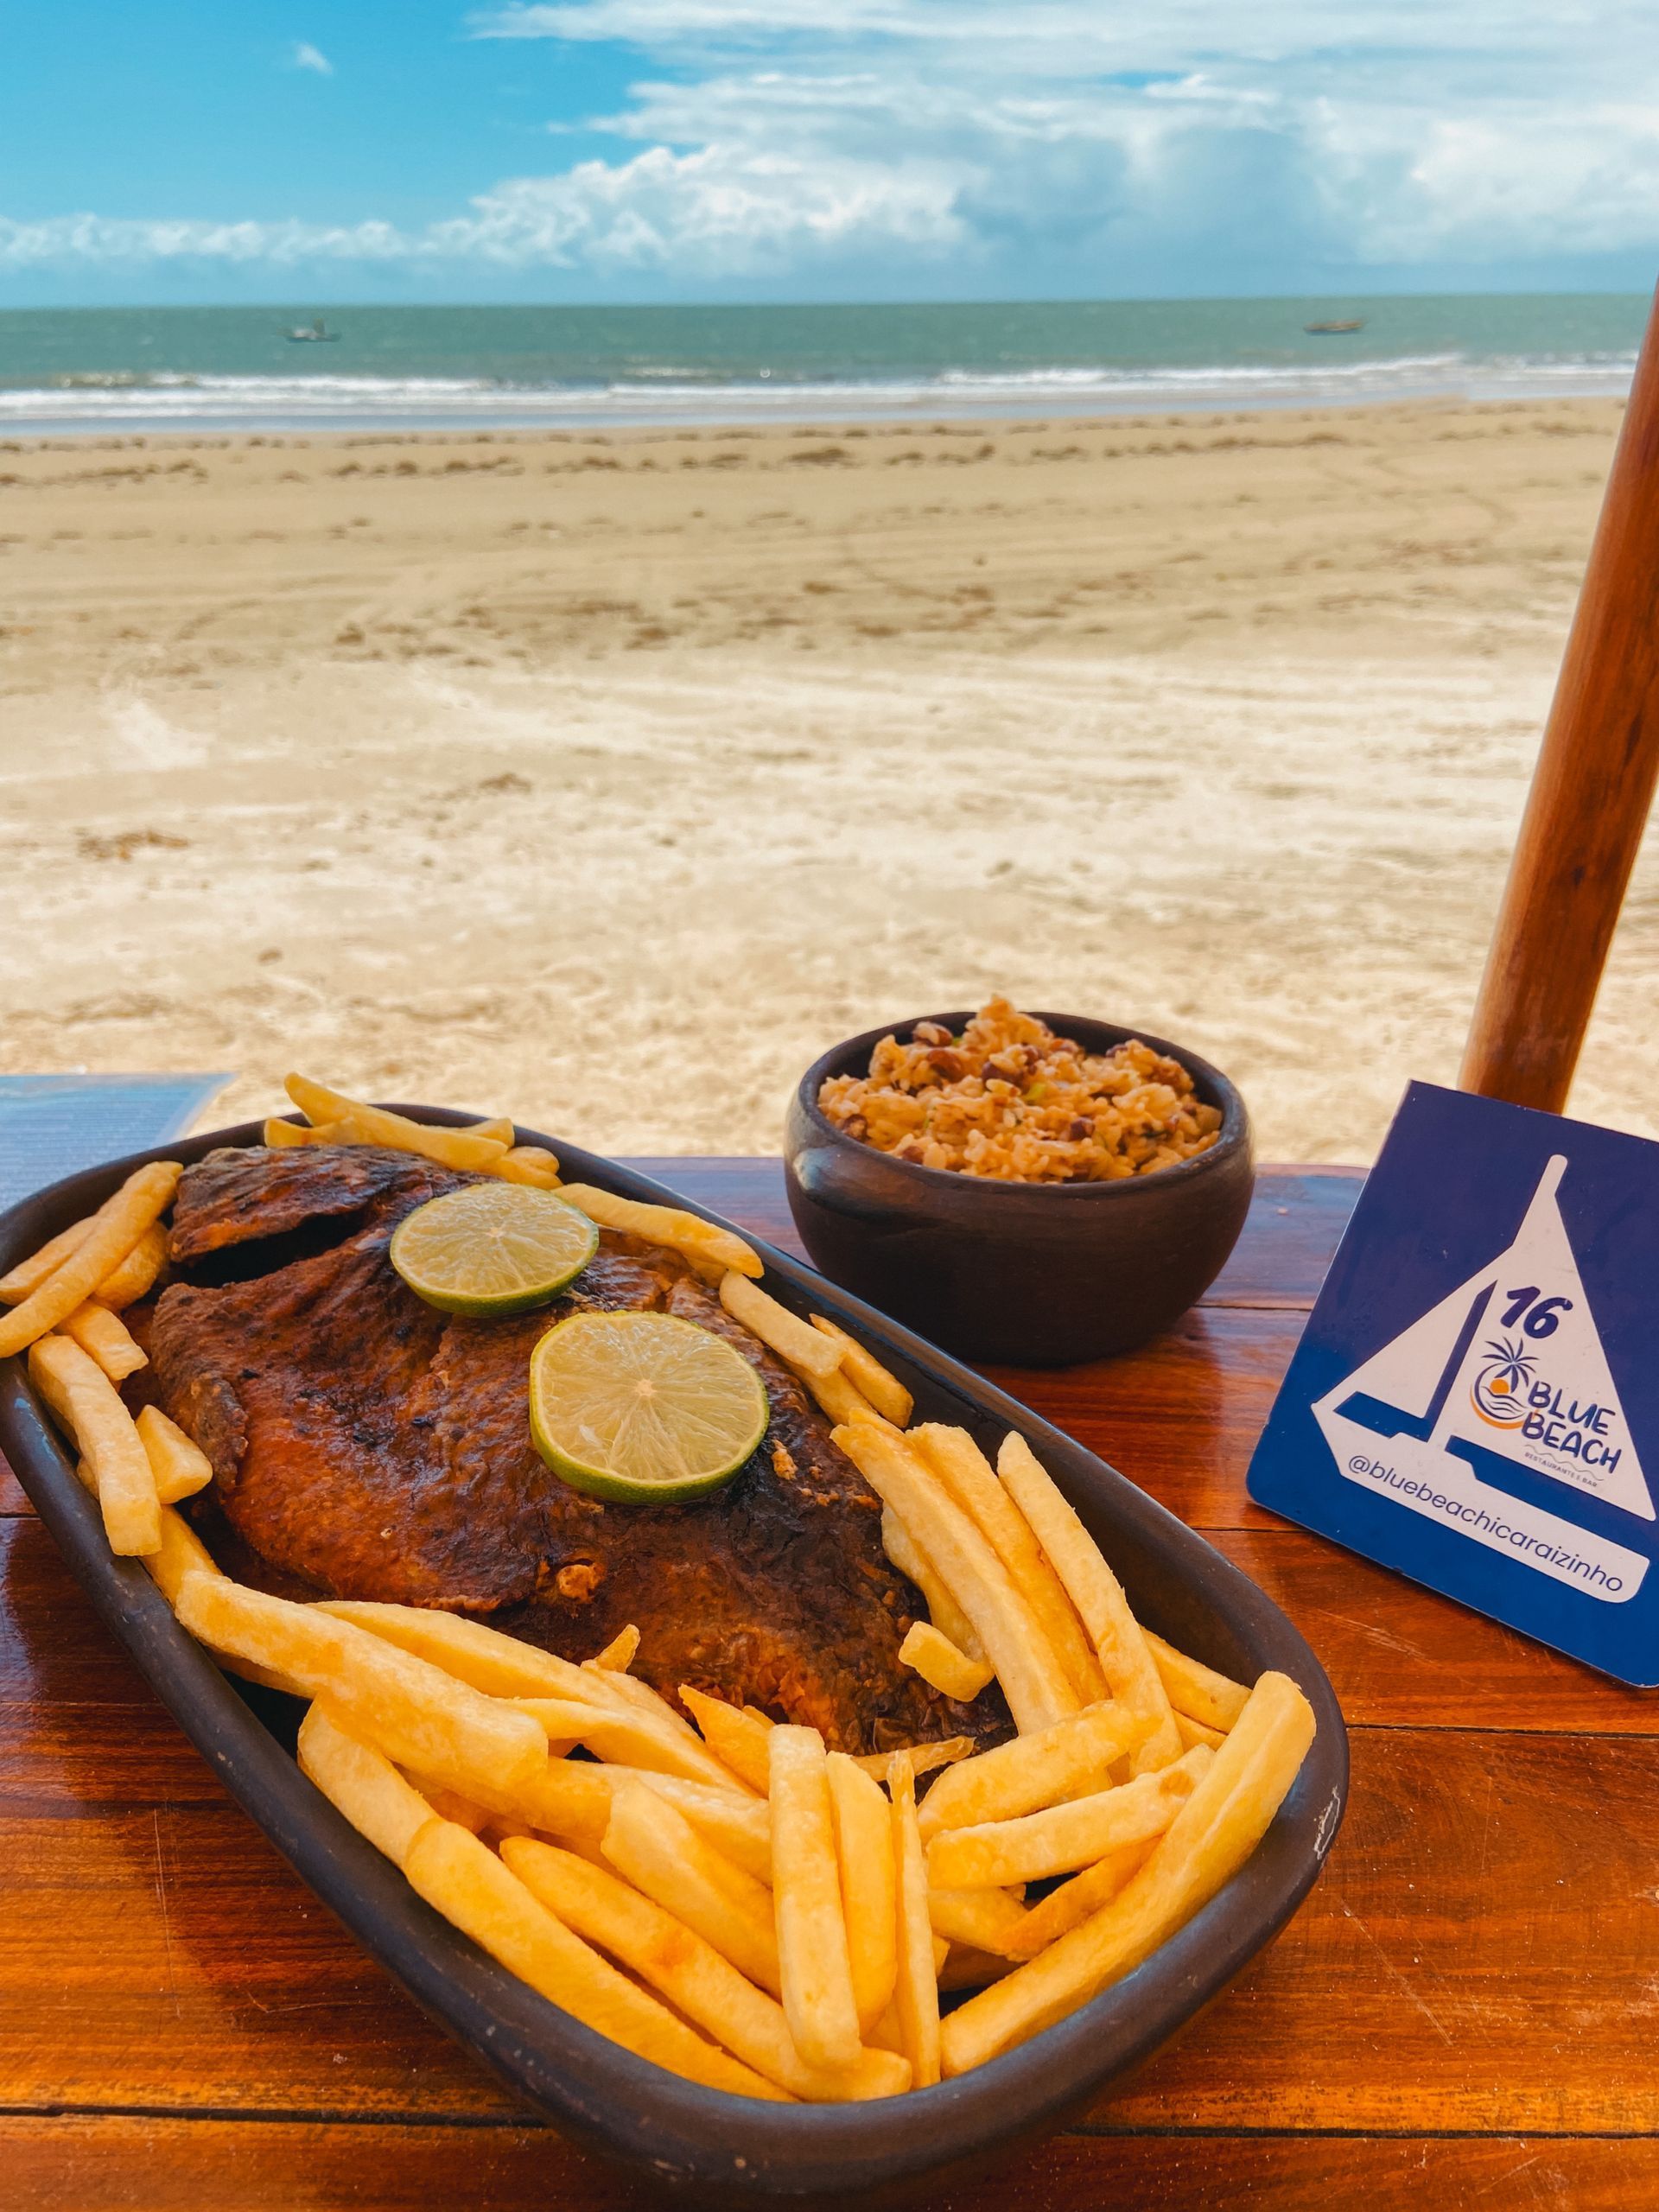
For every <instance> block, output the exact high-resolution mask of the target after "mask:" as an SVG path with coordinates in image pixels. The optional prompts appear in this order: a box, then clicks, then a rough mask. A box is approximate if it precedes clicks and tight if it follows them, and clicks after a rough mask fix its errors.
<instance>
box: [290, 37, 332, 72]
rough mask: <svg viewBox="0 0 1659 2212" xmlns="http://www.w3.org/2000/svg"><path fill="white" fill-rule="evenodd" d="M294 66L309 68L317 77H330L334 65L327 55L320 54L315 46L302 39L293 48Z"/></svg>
mask: <svg viewBox="0 0 1659 2212" xmlns="http://www.w3.org/2000/svg"><path fill="white" fill-rule="evenodd" d="M294 67H296V69H310V70H312V71H314V72H315V73H316V75H318V76H319V77H332V76H333V75H334V63H333V62H332V61H331V60H329V59H328V57H327V54H320V53H319V52H318V51H317V49H316V48H315V46H310V45H308V44H307V42H306V41H305V40H303V39H302V40H301V41H300V42H299V44H298V45H297V46H296V48H295V49H294Z"/></svg>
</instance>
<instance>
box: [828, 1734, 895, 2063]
mask: <svg viewBox="0 0 1659 2212" xmlns="http://www.w3.org/2000/svg"><path fill="white" fill-rule="evenodd" d="M824 1771H825V1774H826V1775H827V1777H828V1778H829V1808H830V1811H831V1813H832V1814H833V1815H834V1818H835V1825H836V1859H837V1861H838V1862H839V1865H840V1868H841V1910H842V1919H843V1920H844V1921H845V1923H846V1926H847V1953H848V1957H849V1961H851V1965H852V1970H853V2002H854V2004H855V2006H856V2008H857V2012H858V2025H859V2032H860V2033H861V2035H862V2036H863V2037H865V2039H866V2040H867V2041H868V2037H869V2034H870V2031H871V2030H872V2029H873V2028H874V2025H875V2024H876V2022H877V2021H878V2020H879V2019H880V2018H881V2015H882V2014H883V2013H884V2012H886V2011H887V2006H888V2005H890V2004H891V2003H892V2002H893V1986H894V1983H895V1980H896V1979H897V1976H898V1972H899V1953H898V1923H897V1919H896V1915H897V1912H898V1908H899V1894H898V1877H897V1873H896V1872H895V1869H894V1866H893V1823H892V1820H891V1817H890V1815H889V1812H888V1807H887V1799H886V1797H885V1796H883V1795H882V1793H881V1786H880V1783H878V1782H877V1781H876V1780H875V1778H874V1776H873V1775H868V1774H866V1773H865V1772H864V1770H863V1769H862V1768H861V1767H860V1766H859V1764H858V1763H857V1762H856V1760H855V1759H850V1758H848V1756H847V1754H846V1753H845V1752H844V1751H831V1752H830V1753H829V1757H828V1758H827V1759H826V1760H825V1761H824Z"/></svg>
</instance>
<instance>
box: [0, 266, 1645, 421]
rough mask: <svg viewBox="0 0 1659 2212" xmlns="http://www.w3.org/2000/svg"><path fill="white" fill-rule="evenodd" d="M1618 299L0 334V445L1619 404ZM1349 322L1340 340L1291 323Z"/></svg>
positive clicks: (106, 322) (413, 319)
mask: <svg viewBox="0 0 1659 2212" xmlns="http://www.w3.org/2000/svg"><path fill="white" fill-rule="evenodd" d="M1646 306H1647V302H1646V301H1645V300H1644V299H1643V298H1642V297H1641V296H1639V295H1629V296H1626V295H1622V294H1592V295H1584V294H1565V295H1549V294H1510V295H1472V296H1461V297H1460V296H1439V297H1433V298H1409V297H1406V298H1384V299H1358V298H1355V299H1333V298H1325V299H1306V300H1295V299H1288V300H1169V301H1082V302H1051V303H1038V304H1028V303H1027V304H1020V305H1010V304H1002V305H979V306H974V305H963V306H956V307H950V306H945V307H664V308H552V307H550V308H526V307H512V308H456V307H442V308H437V307H418V308H387V307H360V308H336V309H334V310H333V311H331V312H330V314H329V315H328V316H327V328H328V329H329V330H330V331H333V332H335V333H337V334H338V336H337V338H336V339H335V340H334V342H331V343H328V344H324V345H315V344H301V343H297V342H296V341H295V340H292V339H290V338H289V336H288V333H289V331H290V330H291V329H294V328H296V327H302V326H304V325H308V324H309V323H310V322H311V321H312V320H313V315H314V310H313V309H311V308H307V307H303V306H295V307H273V308H117V309H110V308H80V309H69V310H63V309H54V310H35V309H10V310H3V311H0V436H5V435H42V434H51V433H63V432H67V431H105V432H120V433H126V434H130V433H134V432H146V431H158V430H181V431H194V432H200V431H204V430H224V431H231V430H262V431H282V430H344V429H389V428H403V429H458V428H464V429H483V428H487V427H495V426H500V427H512V426H520V427H522V426H537V425H542V426H546V427H549V428H556V427H571V428H576V427H582V428H593V427H595V426H603V425H607V424H617V425H622V424H626V423H760V422H767V421H784V422H787V421H800V422H805V421H813V422H832V421H834V422H839V421H848V420H853V419H857V418H868V419H873V420H874V419H880V418H883V417H885V418H888V419H893V418H900V419H901V418H903V417H906V416H935V417H937V416H1054V415H1062V414H1070V415H1094V414H1104V413H1123V412H1128V413H1135V412H1145V411H1154V410H1157V411H1169V410H1181V409H1215V408H1239V407H1262V406H1310V405H1342V404H1360V403H1363V402H1376V401H1380V400H1389V399H1408V398H1419V397H1465V398H1476V399H1492V398H1535V397H1544V396H1550V395H1567V394H1613V395H1617V394H1622V393H1623V392H1624V391H1625V390H1626V389H1627V387H1628V385H1629V383H1630V372H1631V370H1632V368H1633V366H1634V364H1635V359H1636V350H1637V343H1638V341H1639V340H1640V337H1641V334H1642V327H1643V321H1644V318H1645V314H1646ZM1350 320H1353V321H1360V322H1362V323H1363V328H1361V329H1359V330H1357V331H1355V332H1352V333H1350V334H1345V335H1340V336H1325V335H1317V334H1310V333H1309V332H1308V331H1307V330H1306V327H1305V326H1306V324H1308V323H1310V322H1318V321H1350Z"/></svg>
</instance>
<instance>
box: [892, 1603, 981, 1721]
mask: <svg viewBox="0 0 1659 2212" xmlns="http://www.w3.org/2000/svg"><path fill="white" fill-rule="evenodd" d="M899 1665H900V1666H901V1667H911V1668H913V1669H915V1671H916V1672H917V1673H918V1675H920V1676H921V1678H922V1680H923V1681H925V1682H926V1683H927V1684H928V1686H929V1687H930V1688H932V1689H936V1690H938V1693H939V1694H940V1696H941V1697H948V1698H954V1699H956V1700H957V1701H958V1702H959V1703H961V1704H963V1705H969V1704H971V1703H972V1701H973V1700H974V1699H975V1698H976V1697H977V1696H978V1695H979V1694H980V1692H981V1690H982V1689H983V1688H984V1687H985V1685H986V1683H987V1682H988V1681H990V1679H991V1664H990V1662H989V1661H988V1659H970V1658H969V1656H968V1655H967V1653H966V1652H965V1651H959V1650H958V1649H957V1647H956V1645H955V1644H954V1643H951V1641H950V1637H948V1636H945V1635H943V1634H942V1633H941V1632H940V1630H938V1629H937V1628H935V1627H934V1626H933V1624H932V1623H931V1621H913V1622H912V1624H911V1626H910V1629H909V1630H908V1632H907V1633H906V1637H905V1640H904V1642H903V1643H901V1644H900V1645H899Z"/></svg>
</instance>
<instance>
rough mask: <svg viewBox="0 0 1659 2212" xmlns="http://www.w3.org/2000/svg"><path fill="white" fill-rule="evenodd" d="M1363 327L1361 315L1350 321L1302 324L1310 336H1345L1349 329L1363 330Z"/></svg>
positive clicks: (1363, 321) (1363, 319)
mask: <svg viewBox="0 0 1659 2212" xmlns="http://www.w3.org/2000/svg"><path fill="white" fill-rule="evenodd" d="M1364 327H1365V318H1364V316H1363V315H1358V316H1357V317H1356V318H1355V320H1354V321H1352V322H1305V323H1304V324H1303V325H1302V328H1303V329H1304V330H1305V331H1306V333H1307V334H1308V336H1309V337H1310V338H1346V337H1347V336H1348V335H1349V334H1350V333H1351V331H1355V330H1363V329H1364Z"/></svg>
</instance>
